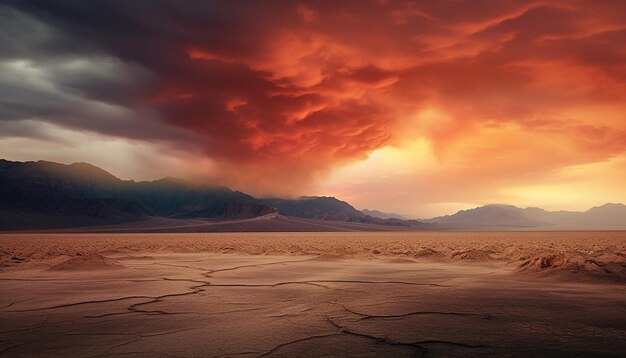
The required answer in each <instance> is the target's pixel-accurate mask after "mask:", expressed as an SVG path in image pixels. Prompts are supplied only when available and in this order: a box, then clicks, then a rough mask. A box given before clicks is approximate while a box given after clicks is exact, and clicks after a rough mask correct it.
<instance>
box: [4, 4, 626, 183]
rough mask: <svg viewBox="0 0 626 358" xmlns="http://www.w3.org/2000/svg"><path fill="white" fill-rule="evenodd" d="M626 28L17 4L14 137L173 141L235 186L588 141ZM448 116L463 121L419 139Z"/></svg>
mask: <svg viewBox="0 0 626 358" xmlns="http://www.w3.org/2000/svg"><path fill="white" fill-rule="evenodd" d="M620 15H626V7H625V6H624V2H623V1H622V2H620V1H610V0H607V1H603V2H602V3H601V4H600V3H593V4H592V5H590V3H589V2H585V1H554V2H550V3H549V4H548V3H546V2H543V1H532V0H528V1H506V2H503V1H494V0H481V1H471V2H469V1H468V2H459V1H453V0H450V1H436V2H435V1H432V2H414V1H391V0H389V1H374V0H372V1H365V0H364V1H341V2H338V1H301V2H287V1H257V2H251V1H210V2H209V1H184V2H174V1H112V0H108V1H78V0H74V1H4V2H3V3H2V5H0V16H1V19H0V20H1V21H0V40H1V41H0V66H1V68H0V70H1V72H0V90H1V91H2V93H3V96H2V98H0V120H3V121H7V120H10V121H18V120H35V121H36V120H39V121H47V122H51V123H55V124H57V125H61V126H66V127H71V128H74V129H81V130H89V131H95V132H98V133H103V134H107V135H111V136H121V137H127V138H133V139H143V140H148V141H153V140H162V141H168V142H170V143H171V144H172V145H173V146H174V147H183V148H195V149H196V150H199V151H202V152H203V153H204V155H206V156H207V157H209V158H211V159H213V160H216V161H217V162H219V163H223V164H224V168H225V169H224V170H225V171H227V172H232V175H234V176H237V175H240V176H241V175H242V174H238V173H240V172H244V173H249V172H250V170H245V169H244V170H241V168H244V167H245V166H251V167H254V168H255V169H256V170H258V171H260V172H262V173H260V174H259V175H269V174H271V175H275V176H277V177H280V178H281V180H282V179H284V178H286V179H284V180H283V181H282V182H289V181H291V180H293V181H294V182H302V181H306V180H308V179H310V178H311V177H313V176H314V175H315V174H316V173H318V172H320V171H324V170H326V169H328V168H330V167H332V166H334V165H338V164H343V163H346V162H349V161H352V160H355V159H360V158H364V157H366V156H367V154H368V153H370V152H371V151H372V150H375V149H377V148H380V147H382V146H385V145H393V144H397V143H400V142H402V141H405V140H407V134H406V133H413V134H414V133H415V130H407V128H409V129H410V127H411V126H417V127H419V128H421V129H422V132H421V133H420V135H421V136H423V137H426V138H427V139H428V140H429V141H430V142H431V143H433V144H434V148H435V149H436V150H437V149H438V148H445V147H447V146H448V145H450V144H453V143H456V141H457V140H458V139H459V138H462V137H463V136H466V135H471V133H472V129H473V128H479V127H481V126H497V125H513V126H519V127H524V128H530V129H532V130H534V131H542V132H545V133H550V134H551V133H577V131H578V129H577V128H579V126H580V125H581V123H575V121H573V120H571V119H570V118H567V115H560V114H561V113H569V112H572V111H571V110H570V107H572V106H573V105H574V104H576V105H579V104H581V103H588V104H590V105H604V106H615V105H616V104H618V103H619V100H620V99H623V98H624V93H625V92H626V91H625V90H624V78H625V77H626V76H625V74H624V66H623V63H624V62H625V61H626V58H625V56H626V55H625V52H624V48H625V46H626V43H625V42H624V39H626V36H624V31H626V24H624V20H623V19H624V18H626V16H620ZM433 108H434V109H437V110H439V111H441V112H446V115H447V116H448V117H449V118H450V119H449V120H446V121H441V123H430V124H423V123H416V119H415V118H421V117H420V113H422V112H424V111H425V110H426V112H428V111H427V110H428V109H433ZM611 118H612V119H610V120H607V121H603V122H601V123H600V121H598V120H597V119H596V118H589V119H587V120H586V121H585V123H583V124H584V125H586V126H588V127H589V129H590V130H589V132H594V133H595V132H598V133H600V132H601V133H604V132H603V130H601V129H602V128H605V127H608V128H609V130H608V133H609V134H606V138H609V139H608V140H610V141H611V143H617V144H616V145H611V146H607V147H606V148H605V150H604V152H603V153H601V154H598V156H597V157H601V156H602V155H604V156H606V157H609V156H611V155H614V154H615V153H617V152H620V151H622V150H623V149H624V147H625V146H626V144H624V145H620V144H623V143H622V140H621V139H620V138H622V137H616V138H617V139H615V138H614V137H615V136H614V135H613V134H612V133H620V132H619V131H617V130H614V129H615V128H613V127H615V126H617V124H615V123H614V121H615V119H614V118H615V116H611ZM596 121H598V123H596ZM611 121H613V122H611ZM618 129H619V128H618ZM23 132H24V131H23V130H22V132H20V133H22V134H24V133H23ZM555 135H556V134H555ZM572 138H573V139H571V140H573V141H575V140H578V139H576V138H579V137H572ZM409 139H411V138H409ZM573 146H574V147H585V148H586V147H588V145H587V142H586V140H580V143H578V142H576V143H574V145H573ZM594 150H597V151H598V152H601V151H602V149H601V147H600V146H595V147H594ZM571 157H572V158H571V159H572V161H575V160H574V159H573V158H574V157H575V156H571ZM578 157H579V158H580V157H582V156H578ZM572 161H569V162H568V163H571V162H572ZM555 165H558V163H557V164H555ZM286 185H288V184H286Z"/></svg>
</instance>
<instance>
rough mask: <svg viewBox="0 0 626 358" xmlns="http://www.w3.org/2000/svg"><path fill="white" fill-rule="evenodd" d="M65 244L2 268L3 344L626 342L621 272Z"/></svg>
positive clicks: (101, 347)
mask: <svg viewBox="0 0 626 358" xmlns="http://www.w3.org/2000/svg"><path fill="white" fill-rule="evenodd" d="M4 243H5V244H6V241H4ZM259 245H261V244H259ZM55 248H56V249H58V248H59V247H58V246H55ZM50 250H52V249H50ZM22 256H23V255H22ZM31 256H32V255H31ZM68 257H70V256H68V255H65V256H63V255H62V257H61V256H59V257H56V258H54V257H53V258H50V259H48V261H46V260H39V261H37V260H32V261H30V263H29V262H25V263H24V264H23V265H24V266H22V267H17V268H16V267H13V268H11V269H5V270H3V271H0V292H1V293H2V294H1V296H0V310H1V314H2V319H1V323H2V324H1V325H0V356H7V357H9V356H16V357H17V356H22V357H35V356H59V357H61V356H62V357H116V356H118V357H132V356H140V357H143V356H149V357H153V356H154V357H161V356H162V357H238V356H241V357H260V356H268V357H280V356H284V357H293V356H311V357H324V356H359V357H361V356H363V357H367V356H371V357H381V356H388V357H402V356H410V357H454V356H458V357H473V356H480V357H484V356H493V357H529V356H564V357H576V356H580V357H586V356H594V357H623V356H624V355H625V353H626V300H625V297H626V287H625V286H624V285H623V284H622V283H620V282H612V281H580V280H565V279H561V278H559V279H552V278H550V277H548V278H546V277H529V276H524V275H519V274H515V273H513V272H512V270H511V267H510V264H509V263H507V262H502V261H479V262H476V261H474V262H448V261H432V260H431V261H426V260H407V259H402V260H400V259H398V258H397V257H396V258H393V257H355V256H346V257H340V256H332V255H327V254H324V255H313V254H306V255H304V254H298V255H275V254H263V255H253V254H250V253H241V252H238V253H223V252H222V253H219V252H165V251H163V250H162V248H160V249H159V250H156V251H155V250H152V251H151V250H150V248H145V252H142V251H138V250H135V251H132V252H110V253H108V254H106V255H104V256H89V255H85V254H84V253H81V254H80V255H78V256H76V257H73V258H71V259H68ZM77 258H78V259H79V260H77ZM72 265H73V266H72ZM17 266H19V265H17Z"/></svg>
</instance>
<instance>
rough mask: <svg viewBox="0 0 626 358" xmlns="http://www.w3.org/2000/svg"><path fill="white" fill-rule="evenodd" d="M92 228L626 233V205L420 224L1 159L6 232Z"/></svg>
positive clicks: (336, 203) (473, 212)
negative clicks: (535, 230) (604, 231)
mask: <svg viewBox="0 0 626 358" xmlns="http://www.w3.org/2000/svg"><path fill="white" fill-rule="evenodd" d="M138 223H147V224H149V225H150V228H147V227H146V226H141V225H140V224H138ZM147 224H146V225H147ZM155 225H156V226H155ZM88 227H96V228H98V230H103V231H107V230H131V229H129V228H133V229H132V230H137V231H140V230H147V229H150V230H153V229H154V230H161V229H163V230H165V229H164V228H167V230H179V231H180V230H183V229H182V228H186V229H185V230H201V231H240V230H241V231H335V230H340V231H343V230H350V231H354V230H362V231H374V230H487V229H489V230H491V229H495V230H528V229H538V230H539V229H542V230H543V229H546V230H560V229H615V230H618V229H626V206H624V205H623V204H605V205H603V206H599V207H594V208H591V209H589V210H587V211H585V212H573V211H554V212H553V211H546V210H544V209H541V208H518V207H515V206H512V205H486V206H482V207H478V208H474V209H469V210H461V211H459V212H457V213H455V214H453V215H446V216H440V217H436V218H432V219H427V220H420V221H418V220H408V219H406V218H405V217H403V216H400V215H398V214H390V213H384V212H380V211H378V210H363V211H359V210H357V209H355V208H354V207H353V206H352V205H350V204H348V203H346V202H344V201H341V200H338V199H336V198H334V197H316V196H308V197H300V198H296V199H284V198H255V197H253V196H251V195H248V194H246V193H242V192H239V191H233V190H231V189H229V188H227V187H223V186H214V185H197V184H191V183H188V182H185V181H183V180H180V179H176V178H171V177H168V178H164V179H160V180H155V181H141V182H135V181H132V180H121V179H119V178H117V177H115V176H114V175H112V174H111V173H109V172H107V171H105V170H103V169H101V168H98V167H96V166H93V165H91V164H88V163H74V164H69V165H65V164H59V163H53V162H47V161H37V162H13V161H7V160H0V230H38V229H43V230H50V229H59V228H88ZM81 230H82V229H81Z"/></svg>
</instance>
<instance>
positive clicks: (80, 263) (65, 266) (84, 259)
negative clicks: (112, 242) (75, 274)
mask: <svg viewBox="0 0 626 358" xmlns="http://www.w3.org/2000/svg"><path fill="white" fill-rule="evenodd" d="M121 267H122V265H120V264H119V263H118V262H117V261H114V260H111V259H107V258H105V257H104V256H102V255H98V254H93V253H92V254H86V255H83V254H77V256H76V257H72V258H70V259H67V260H65V261H62V262H60V263H58V264H55V265H52V266H50V268H48V270H52V271H78V270H103V269H111V268H121Z"/></svg>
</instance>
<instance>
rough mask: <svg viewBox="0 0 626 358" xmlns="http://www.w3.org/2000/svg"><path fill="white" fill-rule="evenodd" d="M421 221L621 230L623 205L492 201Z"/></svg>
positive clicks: (624, 219) (625, 218)
mask: <svg viewBox="0 0 626 358" xmlns="http://www.w3.org/2000/svg"><path fill="white" fill-rule="evenodd" d="M424 222H428V223H433V224H439V225H446V226H447V227H448V228H450V229H453V228H459V229H498V228H519V229H528V228H535V229H551V230H559V229H563V230H576V229H593V230H624V229H626V205H624V204H604V205H602V206H597V207H593V208H591V209H589V210H587V211H582V212H580V211H547V210H544V209H541V208H534V207H530V208H518V207H516V206H513V205H504V204H492V205H485V206H481V207H478V208H474V209H469V210H461V211H459V212H457V213H455V214H453V215H445V216H439V217H436V218H432V219H428V220H424Z"/></svg>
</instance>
